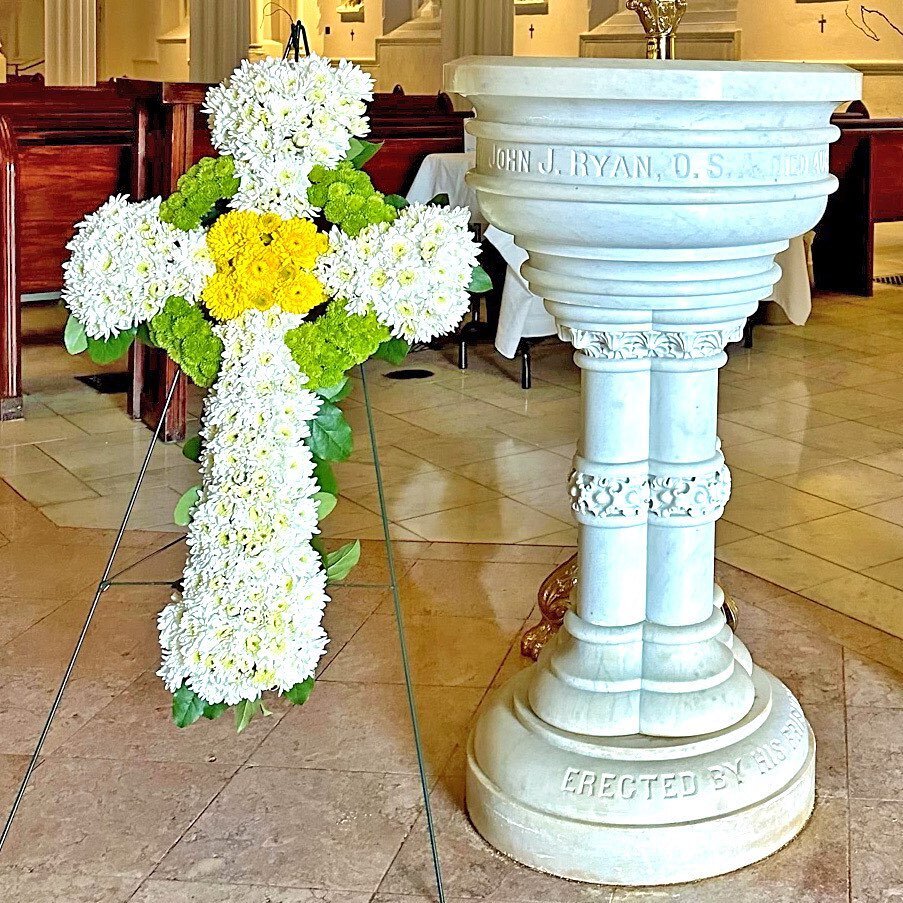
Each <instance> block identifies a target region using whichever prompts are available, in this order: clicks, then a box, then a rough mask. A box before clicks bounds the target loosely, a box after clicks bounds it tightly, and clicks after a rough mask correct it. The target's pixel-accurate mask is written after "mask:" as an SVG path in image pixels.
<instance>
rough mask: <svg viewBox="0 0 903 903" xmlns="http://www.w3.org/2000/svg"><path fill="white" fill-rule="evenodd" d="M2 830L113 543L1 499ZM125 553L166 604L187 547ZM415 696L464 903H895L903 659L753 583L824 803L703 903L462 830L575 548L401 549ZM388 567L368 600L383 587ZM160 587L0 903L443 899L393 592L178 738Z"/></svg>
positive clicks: (751, 634) (93, 686) (64, 756)
mask: <svg viewBox="0 0 903 903" xmlns="http://www.w3.org/2000/svg"><path fill="white" fill-rule="evenodd" d="M0 518H2V523H3V524H4V531H5V532H6V534H7V540H8V541H7V542H6V544H5V545H4V546H3V548H2V549H0V555H2V556H3V560H2V561H0V567H2V568H3V572H4V574H5V575H6V576H7V580H6V584H5V588H4V595H3V598H2V599H0V807H5V806H6V805H8V804H9V802H10V801H11V799H12V794H13V792H14V790H15V787H16V782H17V780H18V778H19V777H20V776H21V774H22V771H23V769H24V766H25V762H26V756H27V754H28V752H29V750H30V749H31V747H32V745H33V743H34V741H35V738H36V736H37V733H38V731H39V729H40V725H41V722H42V720H43V717H44V713H45V711H46V709H47V706H48V705H49V701H50V698H51V695H52V692H53V689H54V687H55V685H56V683H57V681H58V680H59V677H60V675H61V673H62V670H63V668H64V665H65V661H66V659H67V657H68V654H69V650H70V648H71V644H72V642H73V640H74V638H75V636H76V634H77V632H78V629H79V626H80V623H81V620H82V618H83V617H84V614H85V611H86V609H87V607H88V604H89V602H90V597H91V584H92V582H93V581H94V580H95V579H96V576H97V573H98V570H99V568H100V566H101V563H102V559H103V557H104V554H105V547H106V544H107V543H108V542H109V540H110V538H111V537H110V535H109V533H108V532H99V531H93V530H88V529H84V528H65V527H57V526H55V525H53V524H52V523H51V522H49V521H48V520H46V519H45V518H44V516H43V515H42V514H41V513H40V512H38V511H36V510H35V509H34V508H33V507H32V506H31V505H29V504H28V503H27V502H25V501H24V500H22V499H21V498H20V497H19V496H18V495H17V494H16V493H15V492H13V491H12V490H11V489H9V488H6V487H4V486H2V484H0ZM168 540H169V541H171V534H167V533H156V532H150V531H131V532H129V533H128V534H127V537H126V545H125V547H124V549H123V553H122V556H121V559H120V563H119V569H124V572H123V573H121V574H119V576H118V577H117V578H116V579H117V580H118V581H132V580H168V579H171V578H172V577H174V576H175V575H177V574H178V573H179V569H180V566H181V564H182V560H183V558H184V553H185V550H184V545H183V544H182V543H181V542H179V543H177V544H176V545H174V546H172V547H171V548H169V549H167V550H166V551H165V552H162V553H155V552H154V550H156V549H158V548H160V547H162V546H163V545H164V544H165V543H166V542H167V541H168ZM396 554H397V556H398V572H399V575H400V589H401V596H402V599H403V605H404V610H405V620H406V625H407V639H408V644H409V648H410V653H411V662H412V671H413V676H414V681H415V692H416V697H417V702H418V710H419V714H420V720H421V730H422V737H423V746H424V751H425V759H426V764H427V768H428V774H429V783H430V786H431V788H432V802H433V807H434V813H435V817H436V823H437V831H438V845H439V853H440V861H441V864H442V868H443V874H444V882H445V892H446V895H447V898H448V899H449V900H455V901H459V903H460V901H463V900H465V899H466V900H471V901H492V903H540V901H542V903H547V901H553V903H596V901H604V903H613V901H627V900H650V901H651V900H675V901H676V900H687V901H694V903H722V901H727V900H732V901H737V900H742V901H746V900H750V901H752V900H755V901H757V903H759V901H761V903H786V901H791V900H793V901H804V903H835V901H836V903H850V901H852V903H878V901H888V900H892V899H896V898H897V897H898V896H899V895H900V894H903V865H901V860H900V855H899V852H900V833H899V832H900V825H901V823H903V757H901V752H900V745H899V737H900V734H901V731H903V675H901V674H900V673H899V672H897V671H895V670H893V669H892V668H891V667H888V665H893V664H897V665H898V664H899V662H900V661H901V660H903V658H901V656H903V641H900V640H896V639H893V638H891V637H889V636H888V635H887V634H884V633H881V632H880V631H877V630H874V629H873V628H870V627H867V626H865V625H864V624H861V623H859V622H857V621H854V620H852V619H849V618H847V617H844V616H843V615H840V614H836V613H835V612H833V611H831V610H830V609H828V608H823V607H822V606H820V605H817V604H816V603H814V602H812V601H810V600H808V599H806V598H804V597H803V596H799V595H796V594H793V593H788V592H786V591H785V590H784V589H783V588H782V587H780V586H777V585H775V584H772V583H768V582H766V581H764V580H762V579H760V578H758V577H755V576H752V575H750V574H747V573H744V572H743V571H740V570H737V569H736V568H734V567H732V566H731V565H728V564H721V565H719V579H720V581H721V582H722V584H723V585H724V586H725V588H726V589H727V590H728V591H729V592H731V593H732V594H733V595H734V596H735V597H736V598H738V599H739V600H740V601H741V627H740V634H741V635H742V636H743V638H744V640H745V641H746V642H747V643H748V645H749V646H750V648H751V650H752V652H753V654H754V656H755V657H756V658H757V660H758V661H759V662H760V663H761V664H762V665H764V666H766V667H769V668H771V669H773V670H774V671H775V672H776V673H777V674H778V675H779V676H780V677H781V678H782V679H783V680H784V681H785V682H787V684H788V685H789V686H790V687H791V688H792V690H793V691H794V692H795V693H796V694H797V696H798V697H799V699H800V701H801V702H802V704H803V706H804V709H805V711H806V714H807V716H808V717H809V719H810V722H811V723H812V725H813V728H814V730H815V732H816V736H817V738H818V744H819V745H818V759H817V762H818V766H817V767H818V772H817V786H818V802H817V807H816V812H815V815H814V817H813V819H812V821H811V822H810V824H809V825H808V826H807V827H806V828H805V830H804V831H803V834H802V835H801V837H800V838H799V839H798V840H796V841H795V842H794V843H793V844H792V845H790V846H789V847H788V848H786V849H784V850H782V851H781V852H780V853H778V854H776V855H775V856H774V857H772V858H770V859H768V860H767V861H765V862H762V863H759V864H757V865H754V866H752V867H750V868H748V869H745V870H743V871H741V872H739V873H736V874H734V875H730V876H726V877H722V878H718V879H713V880H711V881H706V882H702V883H699V884H694V885H684V886H677V887H673V888H659V889H654V890H652V889H650V890H645V889H635V890H626V889H613V888H603V887H592V886H587V885H580V884H573V883H569V882H564V881H560V880H557V879H554V878H550V877H548V876H545V875H541V874H539V873H537V872H533V871H531V870H529V869H526V868H523V867H521V866H519V865H516V864H515V863H513V862H511V861H509V860H507V859H505V858H504V857H502V856H500V855H499V854H497V853H495V852H493V851H492V850H491V849H490V848H489V847H488V846H487V845H486V844H485V843H483V841H482V840H480V838H479V837H478V836H477V835H476V834H475V833H474V831H473V830H472V828H471V827H470V826H469V823H468V822H467V819H466V816H465V814H464V811H463V806H462V776H463V753H462V744H463V743H464V741H465V738H466V736H467V732H468V729H469V726H470V724H471V723H472V721H473V718H474V717H475V714H476V713H477V711H478V710H479V708H480V705H481V704H482V702H483V700H484V699H485V698H486V694H487V693H488V692H489V691H490V690H491V689H492V688H493V687H494V686H497V685H498V684H499V683H500V682H501V681H503V680H504V679H506V678H507V677H509V676H510V675H512V674H513V673H514V672H515V671H516V670H517V669H519V668H521V667H523V666H524V664H523V660H522V659H521V658H520V655H519V652H518V648H517V643H518V637H519V635H520V633H521V632H522V630H523V629H524V626H525V625H526V624H529V623H531V622H532V620H533V619H534V618H535V617H536V612H535V610H534V604H533V603H534V600H535V592H536V587H537V585H538V583H539V582H540V581H541V580H542V578H543V577H544V576H545V575H546V574H547V573H548V572H549V570H550V569H551V568H552V567H553V566H554V565H555V564H556V563H558V562H560V561H562V560H563V559H564V558H565V557H567V555H569V554H570V549H569V548H568V547H566V546H560V545H558V546H544V545H516V544H508V545H496V544H489V543H483V544H455V543H442V542H436V543H431V542H427V541H401V542H398V543H396ZM387 576H388V572H387V569H386V565H385V559H384V550H383V547H382V545H381V544H380V543H378V542H374V541H365V542H364V556H363V562H362V565H361V569H360V571H359V572H358V573H357V574H356V575H355V577H354V579H355V580H358V581H360V582H364V583H368V584H382V583H384V582H385V581H386V579H387ZM166 601H167V590H166V588H165V587H160V586H157V587H135V586H125V585H116V586H114V587H113V588H111V589H110V590H108V591H107V593H106V594H105V595H104V596H103V599H102V603H101V606H100V609H99V612H98V615H97V619H96V622H95V625H94V627H93V629H92V632H91V633H90V634H89V640H88V642H87V644H86V646H85V647H84V650H83V653H82V655H81V657H80V659H79V663H78V666H77V668H76V671H75V675H74V679H73V682H72V684H71V687H70V690H69V692H68V694H67V696H66V697H65V701H64V704H63V707H62V710H61V712H60V716H59V718H58V721H57V723H56V726H55V728H54V729H53V731H52V733H51V735H50V738H49V741H48V744H47V746H46V748H45V753H46V754H45V756H44V758H43V761H42V762H41V764H40V765H39V767H38V768H37V770H36V772H35V774H34V778H33V781H32V785H31V788H30V789H29V791H28V792H27V793H26V795H25V799H24V802H23V805H22V808H21V810H20V814H19V817H18V821H17V822H16V824H15V827H14V830H13V833H12V834H11V836H10V840H9V842H8V845H7V847H6V849H5V851H4V853H3V854H2V855H0V900H3V903H56V901H59V903H126V901H130V903H425V901H428V900H435V899H436V891H435V885H434V879H433V872H432V865H431V860H430V854H429V847H428V843H427V835H426V833H425V827H424V815H423V807H422V802H421V798H420V789H419V781H418V778H417V762H416V758H415V754H414V747H413V740H412V733H411V729H410V727H409V722H408V718H407V708H406V698H405V694H404V687H403V683H402V672H401V666H400V658H399V653H398V645H397V636H396V632H395V631H396V628H395V622H394V617H393V614H392V606H391V594H390V593H388V592H386V591H385V590H384V589H380V588H369V589H364V588H359V587H358V588H355V587H345V588H341V589H337V590H336V591H335V593H334V599H333V601H332V603H331V604H330V606H329V608H328V610H327V615H326V626H327V629H328V631H329V633H330V635H331V637H332V642H331V645H330V650H329V653H328V655H327V657H326V658H325V660H324V663H323V667H322V669H321V674H320V680H319V681H318V684H317V687H316V689H315V691H314V693H313V695H312V697H311V700H310V701H309V703H308V704H307V705H306V706H305V707H303V708H300V709H289V708H286V707H284V706H274V708H275V711H274V714H273V715H272V716H271V717H269V718H266V719H260V720H258V721H257V722H255V723H254V724H252V726H251V728H250V729H249V730H248V731H247V732H246V733H245V734H243V735H241V736H236V735H235V733H234V731H233V728H232V725H231V723H230V721H229V720H225V719H224V720H223V721H220V722H203V721H202V722H201V723H199V724H197V725H194V726H193V727H191V728H189V729H187V730H185V731H179V730H177V729H176V728H175V727H173V726H172V725H171V723H170V721H169V698H168V696H167V694H166V693H165V692H164V690H163V689H162V687H161V685H160V682H159V680H158V679H157V678H156V677H155V675H154V673H153V672H154V670H155V668H156V659H157V648H156V636H155V625H154V620H155V614H156V612H157V611H158V610H159V609H160V607H161V606H162V605H164V604H165V603H166Z"/></svg>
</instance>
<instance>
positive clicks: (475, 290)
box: [467, 267, 492, 295]
mask: <svg viewBox="0 0 903 903" xmlns="http://www.w3.org/2000/svg"><path fill="white" fill-rule="evenodd" d="M467 291H469V292H470V293H471V294H473V295H485V294H486V292H489V291H492V280H491V279H490V278H489V273H487V272H486V270H484V269H483V268H482V267H474V268H473V273H472V274H471V277H470V285H468V286H467Z"/></svg>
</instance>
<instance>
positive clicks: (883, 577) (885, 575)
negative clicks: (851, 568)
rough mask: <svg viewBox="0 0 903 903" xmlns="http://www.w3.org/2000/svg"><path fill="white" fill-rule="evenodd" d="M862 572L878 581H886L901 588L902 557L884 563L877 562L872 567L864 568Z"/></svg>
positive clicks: (902, 582) (902, 574)
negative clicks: (877, 563)
mask: <svg viewBox="0 0 903 903" xmlns="http://www.w3.org/2000/svg"><path fill="white" fill-rule="evenodd" d="M863 573H864V574H865V575H866V576H867V577H873V578H874V579H875V580H877V581H879V582H880V583H887V584H888V585H890V586H893V587H896V588H897V589H903V558H898V559H897V560H896V561H888V562H887V563H886V564H879V565H877V566H876V567H873V568H866V569H865V571H863Z"/></svg>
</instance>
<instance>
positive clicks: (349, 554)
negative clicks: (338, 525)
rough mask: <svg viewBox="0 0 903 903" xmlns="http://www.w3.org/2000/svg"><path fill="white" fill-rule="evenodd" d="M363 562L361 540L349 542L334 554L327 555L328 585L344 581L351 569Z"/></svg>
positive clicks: (325, 562) (328, 553)
mask: <svg viewBox="0 0 903 903" xmlns="http://www.w3.org/2000/svg"><path fill="white" fill-rule="evenodd" d="M360 560H361V542H360V540H359V539H356V540H354V542H349V543H347V544H346V545H344V546H342V547H341V548H340V549H336V550H335V551H334V552H327V553H326V560H325V561H324V564H325V566H326V578H327V582H328V583H336V582H338V581H339V580H344V579H345V578H346V577H347V576H348V574H349V573H350V571H351V569H352V568H353V567H354V566H355V565H356V564H357V563H358V561H360Z"/></svg>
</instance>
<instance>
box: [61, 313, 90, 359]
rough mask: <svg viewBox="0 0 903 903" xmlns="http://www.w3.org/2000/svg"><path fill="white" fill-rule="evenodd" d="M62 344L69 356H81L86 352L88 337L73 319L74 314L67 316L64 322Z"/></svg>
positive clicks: (82, 327)
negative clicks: (64, 345)
mask: <svg viewBox="0 0 903 903" xmlns="http://www.w3.org/2000/svg"><path fill="white" fill-rule="evenodd" d="M63 342H65V344H66V351H68V352H69V354H81V353H82V352H83V351H87V350H88V336H87V334H86V333H85V327H84V326H83V325H82V324H81V323H79V321H78V320H76V319H75V315H74V314H69V319H68V320H66V330H65V332H64V333H63Z"/></svg>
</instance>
